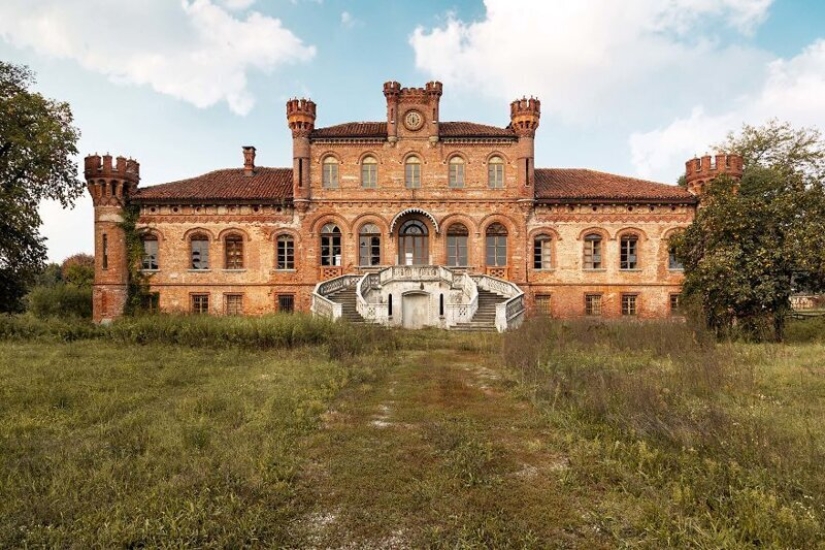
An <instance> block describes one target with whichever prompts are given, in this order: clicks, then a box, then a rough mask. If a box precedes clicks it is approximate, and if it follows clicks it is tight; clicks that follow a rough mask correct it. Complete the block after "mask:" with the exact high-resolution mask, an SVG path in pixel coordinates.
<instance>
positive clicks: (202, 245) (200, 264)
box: [189, 234, 209, 269]
mask: <svg viewBox="0 0 825 550" xmlns="http://www.w3.org/2000/svg"><path fill="white" fill-rule="evenodd" d="M189 257H190V259H191V260H192V262H191V265H192V269H209V237H207V236H206V235H202V234H196V235H192V237H191V238H190V239H189Z"/></svg>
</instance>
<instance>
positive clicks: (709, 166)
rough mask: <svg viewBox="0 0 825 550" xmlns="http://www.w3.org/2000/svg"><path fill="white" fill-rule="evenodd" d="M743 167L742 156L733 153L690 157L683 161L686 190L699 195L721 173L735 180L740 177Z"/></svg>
mask: <svg viewBox="0 0 825 550" xmlns="http://www.w3.org/2000/svg"><path fill="white" fill-rule="evenodd" d="M743 169H744V165H743V161H742V157H741V156H740V155H735V154H718V155H715V156H710V155H705V156H703V157H702V158H693V159H690V160H689V161H687V162H686V163H685V183H686V184H687V190H688V191H689V192H691V193H693V194H694V195H697V196H700V195H702V193H704V191H705V189H706V187H707V185H708V184H709V183H710V182H711V181H713V180H714V179H716V178H717V177H719V176H721V175H722V174H725V175H728V176H730V177H732V178H733V179H736V180H738V179H741V178H742V172H743Z"/></svg>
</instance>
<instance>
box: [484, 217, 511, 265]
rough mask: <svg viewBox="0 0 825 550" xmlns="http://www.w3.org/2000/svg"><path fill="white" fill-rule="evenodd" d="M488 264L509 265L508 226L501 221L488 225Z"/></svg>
mask: <svg viewBox="0 0 825 550" xmlns="http://www.w3.org/2000/svg"><path fill="white" fill-rule="evenodd" d="M486 235H487V265H488V266H506V265H507V228H505V227H504V226H503V225H501V224H500V223H494V224H491V225H490V226H489V227H487V233H486Z"/></svg>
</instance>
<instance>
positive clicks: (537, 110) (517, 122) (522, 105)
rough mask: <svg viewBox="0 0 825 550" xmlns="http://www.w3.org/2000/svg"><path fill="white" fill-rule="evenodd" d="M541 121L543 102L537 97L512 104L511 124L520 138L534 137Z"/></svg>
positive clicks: (522, 99) (519, 100) (518, 100)
mask: <svg viewBox="0 0 825 550" xmlns="http://www.w3.org/2000/svg"><path fill="white" fill-rule="evenodd" d="M540 119H541V101H539V100H538V99H537V98H535V97H531V98H530V99H527V98H521V99H517V100H515V101H513V102H512V103H510V124H511V125H512V127H513V130H514V131H515V132H516V133H517V134H518V135H520V136H526V137H534V136H535V135H536V130H537V129H538V127H539V120H540Z"/></svg>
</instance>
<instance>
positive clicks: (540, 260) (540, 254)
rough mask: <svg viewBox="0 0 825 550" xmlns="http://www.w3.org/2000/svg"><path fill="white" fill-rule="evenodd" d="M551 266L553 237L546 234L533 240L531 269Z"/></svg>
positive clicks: (549, 267) (550, 267)
mask: <svg viewBox="0 0 825 550" xmlns="http://www.w3.org/2000/svg"><path fill="white" fill-rule="evenodd" d="M552 268H553V237H551V236H550V235H546V234H541V235H538V236H536V238H535V239H534V240H533V269H552Z"/></svg>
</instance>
